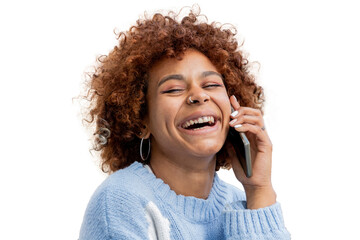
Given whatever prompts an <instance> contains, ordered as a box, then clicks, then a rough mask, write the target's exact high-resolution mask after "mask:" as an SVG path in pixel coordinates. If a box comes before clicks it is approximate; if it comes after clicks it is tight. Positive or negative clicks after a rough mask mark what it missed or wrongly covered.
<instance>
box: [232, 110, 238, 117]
mask: <svg viewBox="0 0 360 240" xmlns="http://www.w3.org/2000/svg"><path fill="white" fill-rule="evenodd" d="M238 113H239V112H238V111H235V112H232V113H231V116H232V117H235V116H236V115H237V114H238Z"/></svg>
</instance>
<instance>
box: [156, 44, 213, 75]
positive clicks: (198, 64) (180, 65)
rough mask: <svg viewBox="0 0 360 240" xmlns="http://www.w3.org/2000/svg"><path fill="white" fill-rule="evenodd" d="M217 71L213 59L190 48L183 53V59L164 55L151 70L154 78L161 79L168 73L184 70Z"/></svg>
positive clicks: (178, 72) (179, 72)
mask: <svg viewBox="0 0 360 240" xmlns="http://www.w3.org/2000/svg"><path fill="white" fill-rule="evenodd" d="M209 70H212V71H217V69H216V67H215V66H214V65H213V64H212V63H211V61H210V60H209V59H208V58H207V57H206V56H205V55H204V54H203V53H201V52H199V51H197V50H194V49H188V50H186V51H185V52H184V54H182V55H181V60H178V59H176V58H169V57H163V58H161V59H160V60H158V61H156V62H155V63H154V64H153V66H152V67H151V68H150V70H149V77H150V79H152V80H159V78H161V77H162V76H164V75H167V74H181V73H183V72H185V73H186V72H188V73H189V72H197V71H198V72H203V71H209Z"/></svg>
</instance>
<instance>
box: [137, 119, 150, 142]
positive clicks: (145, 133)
mask: <svg viewBox="0 0 360 240" xmlns="http://www.w3.org/2000/svg"><path fill="white" fill-rule="evenodd" d="M150 134H151V132H150V129H149V125H148V124H147V123H145V122H144V123H143V127H142V129H141V133H140V134H139V138H145V139H148V138H149V137H150Z"/></svg>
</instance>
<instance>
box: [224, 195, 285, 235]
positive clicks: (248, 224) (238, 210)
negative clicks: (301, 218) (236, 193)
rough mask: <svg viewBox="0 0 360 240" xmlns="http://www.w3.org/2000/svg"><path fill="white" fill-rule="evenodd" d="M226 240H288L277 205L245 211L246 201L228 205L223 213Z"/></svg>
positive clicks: (278, 205)
mask: <svg viewBox="0 0 360 240" xmlns="http://www.w3.org/2000/svg"><path fill="white" fill-rule="evenodd" d="M223 223H224V231H225V236H226V239H228V240H235V239H237V240H240V239H241V240H250V239H251V240H253V239H257V240H289V239H290V233H289V232H288V231H287V230H286V228H285V225H284V220H283V216H282V211H281V207H280V204H279V203H275V204H273V205H271V206H269V207H265V208H260V209H256V210H250V209H246V201H236V202H234V203H231V204H228V205H227V206H226V207H225V210H224V212H223Z"/></svg>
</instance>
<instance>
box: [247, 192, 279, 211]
mask: <svg viewBox="0 0 360 240" xmlns="http://www.w3.org/2000/svg"><path fill="white" fill-rule="evenodd" d="M245 193H246V205H247V209H258V208H264V207H268V206H271V205H273V204H275V203H276V193H275V191H274V189H273V187H272V186H268V187H245Z"/></svg>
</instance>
